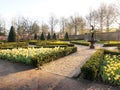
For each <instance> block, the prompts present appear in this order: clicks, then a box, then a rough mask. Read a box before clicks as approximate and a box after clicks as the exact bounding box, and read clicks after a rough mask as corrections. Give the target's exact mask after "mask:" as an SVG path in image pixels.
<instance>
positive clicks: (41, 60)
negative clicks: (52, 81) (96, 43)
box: [31, 47, 77, 67]
mask: <svg viewBox="0 0 120 90" xmlns="http://www.w3.org/2000/svg"><path fill="white" fill-rule="evenodd" d="M76 51H77V47H67V48H65V49H64V50H60V51H59V52H57V53H50V54H49V55H48V54H46V55H44V56H42V57H41V56H40V55H36V56H35V57H34V58H32V60H31V61H32V64H33V65H34V66H37V67H39V66H41V65H43V64H45V63H48V62H50V61H53V60H56V59H58V58H60V57H63V56H67V55H69V54H71V53H74V52H76Z"/></svg>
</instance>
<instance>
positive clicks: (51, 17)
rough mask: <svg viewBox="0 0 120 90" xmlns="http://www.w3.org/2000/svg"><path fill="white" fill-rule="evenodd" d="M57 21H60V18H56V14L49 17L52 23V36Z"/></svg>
mask: <svg viewBox="0 0 120 90" xmlns="http://www.w3.org/2000/svg"><path fill="white" fill-rule="evenodd" d="M57 23H58V20H57V19H56V17H55V16H54V15H51V16H50V18H49V24H50V28H51V35H52V36H53V33H54V29H55V26H56V25H57Z"/></svg>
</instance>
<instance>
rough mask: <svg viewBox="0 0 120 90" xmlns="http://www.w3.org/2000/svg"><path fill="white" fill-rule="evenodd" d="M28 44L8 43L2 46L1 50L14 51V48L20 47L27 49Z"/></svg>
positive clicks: (0, 46)
mask: <svg viewBox="0 0 120 90" xmlns="http://www.w3.org/2000/svg"><path fill="white" fill-rule="evenodd" d="M27 46H28V44H27V43H26V42H6V43H3V44H0V48H1V49H12V48H18V47H27Z"/></svg>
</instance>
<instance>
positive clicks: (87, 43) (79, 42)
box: [70, 41, 89, 46]
mask: <svg viewBox="0 0 120 90" xmlns="http://www.w3.org/2000/svg"><path fill="white" fill-rule="evenodd" d="M70 43H74V44H78V45H84V46H89V42H86V41H71V42H70Z"/></svg>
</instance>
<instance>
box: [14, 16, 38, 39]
mask: <svg viewBox="0 0 120 90" xmlns="http://www.w3.org/2000/svg"><path fill="white" fill-rule="evenodd" d="M12 25H13V26H15V27H16V28H17V34H18V35H19V36H20V38H22V39H23V36H24V34H25V35H27V39H30V38H31V35H32V34H34V32H35V31H34V30H36V29H35V27H36V26H37V28H38V25H36V22H35V21H32V20H30V19H29V18H25V17H18V19H16V20H13V21H12Z"/></svg>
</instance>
